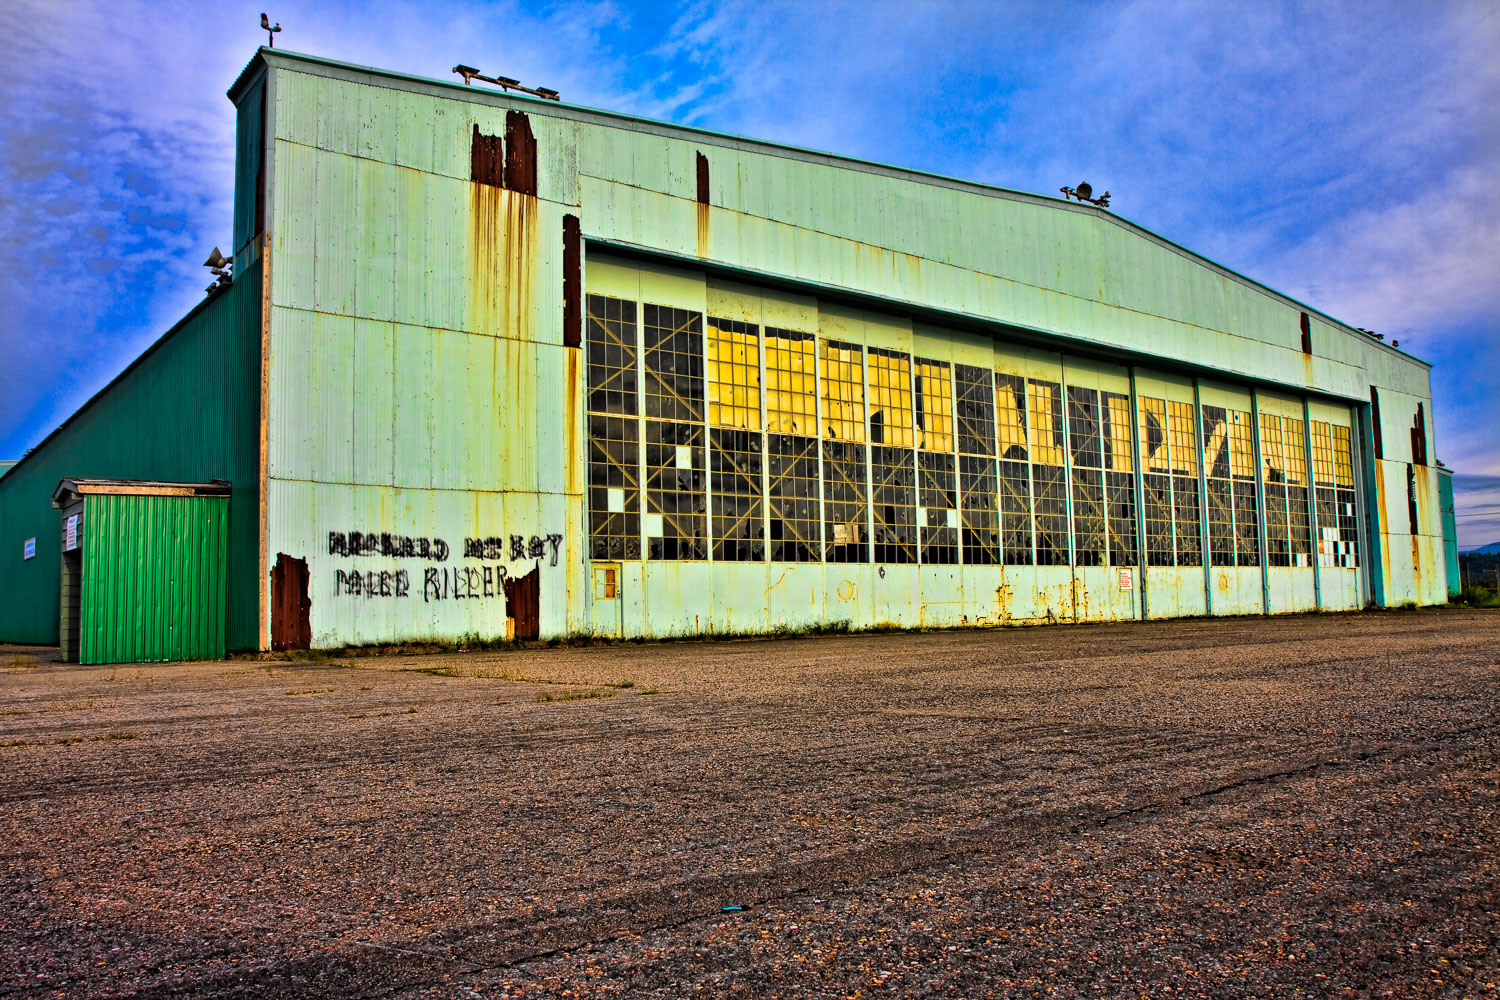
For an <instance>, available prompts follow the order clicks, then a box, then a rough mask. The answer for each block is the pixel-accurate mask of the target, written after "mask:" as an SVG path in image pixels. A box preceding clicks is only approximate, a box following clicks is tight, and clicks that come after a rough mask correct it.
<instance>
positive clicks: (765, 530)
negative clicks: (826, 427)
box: [703, 298, 821, 621]
mask: <svg viewBox="0 0 1500 1000" xmlns="http://www.w3.org/2000/svg"><path fill="white" fill-rule="evenodd" d="M756 302H757V303H758V304H759V306H760V312H759V314H758V315H757V316H756V319H758V320H760V324H759V326H758V327H757V329H756V335H755V355H756V358H757V361H756V368H757V372H758V375H757V378H758V380H759V385H757V386H756V390H757V392H756V395H758V396H760V548H761V557H760V561H761V564H762V565H763V566H765V567H767V569H766V572H767V573H769V572H770V565H771V563H772V562H774V561H775V560H773V559H772V558H771V417H770V401H769V400H768V399H767V398H766V395H767V385H766V341H767V339H768V338H767V337H766V306H765V300H764V299H762V298H757V299H756ZM705 326H706V324H705ZM703 343H704V349H705V350H707V347H708V336H707V331H706V330H705V334H704V338H703ZM703 374H704V376H705V377H704V382H703V396H704V399H703V415H704V417H705V418H706V417H707V416H708V379H707V375H708V368H707V367H706V365H705V367H704V369H703ZM819 485H821V484H819ZM770 583H771V579H770V577H769V576H767V577H766V582H765V583H764V584H762V585H761V586H762V587H768V586H770ZM763 596H768V595H763ZM770 612H771V609H770V608H769V607H768V608H766V616H767V620H768V621H769V618H770Z"/></svg>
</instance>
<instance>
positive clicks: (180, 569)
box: [79, 495, 229, 663]
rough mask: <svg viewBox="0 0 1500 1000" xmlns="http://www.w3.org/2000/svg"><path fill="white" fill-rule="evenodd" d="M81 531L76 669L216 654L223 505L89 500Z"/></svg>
mask: <svg viewBox="0 0 1500 1000" xmlns="http://www.w3.org/2000/svg"><path fill="white" fill-rule="evenodd" d="M83 530H84V539H83V601H82V607H81V613H82V631H81V635H80V656H79V662H81V663H131V662H137V661H160V660H199V659H217V658H221V657H223V655H224V595H225V568H226V565H227V561H228V560H227V555H228V542H229V501H228V500H226V499H221V498H218V497H163V496H124V495H102V496H101V495H95V496H90V497H88V498H87V499H86V501H85V503H84V518H83Z"/></svg>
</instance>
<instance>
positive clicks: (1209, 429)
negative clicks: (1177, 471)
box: [1203, 406, 1235, 566]
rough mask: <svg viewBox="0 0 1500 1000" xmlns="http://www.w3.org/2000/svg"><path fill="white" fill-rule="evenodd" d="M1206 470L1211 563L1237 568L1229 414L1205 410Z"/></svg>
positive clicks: (1219, 408) (1212, 408) (1213, 408)
mask: <svg viewBox="0 0 1500 1000" xmlns="http://www.w3.org/2000/svg"><path fill="white" fill-rule="evenodd" d="M1203 466H1204V473H1205V476H1206V478H1207V481H1208V559H1209V565H1211V566H1233V565H1234V563H1235V560H1234V485H1233V484H1234V478H1233V475H1232V474H1231V471H1230V469H1231V459H1230V446H1229V411H1228V410H1226V409H1225V408H1224V407H1222V406H1205V407H1203Z"/></svg>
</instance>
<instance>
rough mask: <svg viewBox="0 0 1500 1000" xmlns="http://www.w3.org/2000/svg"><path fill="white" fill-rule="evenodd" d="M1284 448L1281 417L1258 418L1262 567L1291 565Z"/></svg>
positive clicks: (1271, 415)
mask: <svg viewBox="0 0 1500 1000" xmlns="http://www.w3.org/2000/svg"><path fill="white" fill-rule="evenodd" d="M1286 465H1287V463H1286V445H1285V442H1284V441H1283V438H1282V423H1281V417H1280V416H1278V415H1276V414H1274V413H1265V412H1262V413H1261V415H1260V478H1261V482H1262V483H1263V485H1264V487H1265V492H1266V565H1268V566H1290V565H1291V564H1292V544H1291V543H1292V533H1291V520H1290V519H1289V518H1288V516H1287V475H1286Z"/></svg>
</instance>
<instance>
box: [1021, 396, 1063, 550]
mask: <svg viewBox="0 0 1500 1000" xmlns="http://www.w3.org/2000/svg"><path fill="white" fill-rule="evenodd" d="M1027 385H1028V390H1029V394H1030V403H1031V418H1032V426H1031V437H1030V442H1031V491H1032V496H1033V497H1034V498H1035V507H1034V509H1033V524H1034V526H1035V528H1036V564H1037V565H1038V566H1066V565H1068V483H1067V467H1066V466H1065V464H1064V463H1065V461H1066V460H1065V458H1064V451H1063V448H1064V446H1065V442H1064V440H1063V419H1062V392H1061V391H1060V390H1061V386H1059V385H1058V383H1056V382H1046V381H1041V380H1038V379H1029V380H1028V383H1027Z"/></svg>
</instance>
